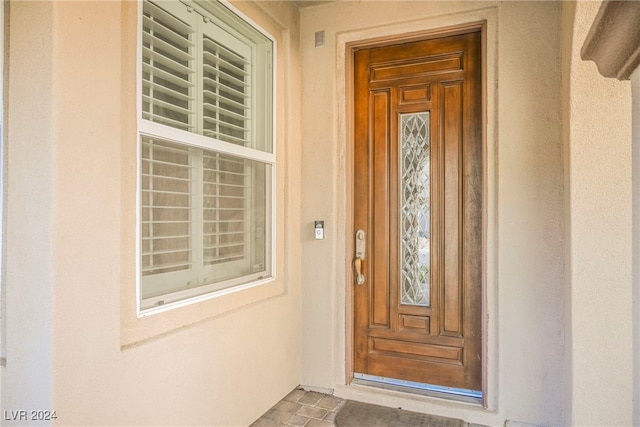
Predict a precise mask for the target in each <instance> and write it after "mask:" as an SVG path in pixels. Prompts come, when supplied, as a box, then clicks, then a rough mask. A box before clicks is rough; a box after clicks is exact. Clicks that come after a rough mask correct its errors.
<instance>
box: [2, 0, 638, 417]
mask: <svg viewBox="0 0 640 427" xmlns="http://www.w3.org/2000/svg"><path fill="white" fill-rule="evenodd" d="M231 3H232V5H233V6H234V7H235V8H237V10H238V11H239V12H240V13H242V14H243V15H245V16H246V17H247V18H248V19H250V20H252V21H254V22H255V23H257V24H258V25H259V26H261V27H262V28H264V29H265V30H266V31H267V32H268V33H270V34H271V35H272V36H273V37H274V39H275V40H276V52H277V56H276V61H275V62H276V76H277V77H276V103H275V111H276V117H277V119H276V120H277V122H276V155H277V171H276V191H275V193H276V210H277V215H276V239H275V240H276V252H275V254H276V259H277V264H276V280H275V281H273V282H271V283H268V284H266V285H262V286H259V287H255V288H252V289H248V290H245V291H241V292H236V293H232V294H229V295H225V296H222V297H219V298H214V299H211V300H208V301H204V302H201V303H198V304H193V305H190V306H187V307H182V308H179V309H175V310H171V311H167V312H165V313H159V314H156V315H153V316H149V317H146V318H138V317H137V315H136V300H135V299H136V179H137V169H136V168H137V160H136V155H137V154H136V138H137V130H136V129H137V128H136V126H137V102H138V99H137V86H136V85H137V81H136V60H137V55H138V52H137V49H136V45H137V37H138V34H137V29H138V18H139V16H138V5H139V3H137V2H131V1H122V2H120V1H104V2H98V1H83V2H77V1H69V2H67V1H55V2H53V1H51V2H48V1H46V2H37V1H29V2H25V1H11V2H10V3H8V9H7V12H8V13H7V20H6V21H7V24H6V25H5V37H6V38H7V40H6V42H7V46H8V50H7V52H6V55H5V62H6V75H5V78H6V81H7V84H6V87H7V90H6V92H5V111H6V133H5V146H4V150H5V177H4V181H3V185H4V194H5V200H6V203H5V213H4V214H5V218H4V223H5V226H4V230H5V231H4V236H3V237H4V240H5V241H4V251H3V253H4V257H5V259H4V260H3V261H4V262H3V271H2V274H3V287H4V291H5V293H6V300H5V306H6V309H5V310H4V312H3V318H2V321H3V327H4V330H3V334H4V336H3V337H2V338H3V339H2V340H0V342H5V343H6V345H5V346H4V347H5V348H3V349H2V350H3V354H2V357H5V358H6V367H2V368H0V369H2V377H1V381H2V390H1V391H2V409H3V410H30V409H34V410H48V409H51V410H55V411H56V413H57V416H58V420H57V421H56V422H55V423H54V424H56V425H84V426H89V425H211V426H242V425H248V424H250V423H251V422H252V421H254V420H255V419H257V418H258V417H259V416H260V415H261V414H263V413H264V412H265V411H266V410H267V409H268V408H269V407H271V406H272V405H273V404H275V403H276V402H277V401H278V400H279V399H281V398H282V397H283V396H284V395H286V394H287V393H288V392H289V391H290V390H291V389H292V388H294V387H295V386H297V385H298V384H302V385H304V386H307V387H310V388H312V389H314V390H320V391H333V392H334V393H335V394H336V395H338V396H340V397H345V398H351V399H358V400H363V401H368V402H372V403H380V404H386V405H391V406H394V407H402V408H405V409H410V410H416V411H420V412H428V413H432V414H435V415H444V416H450V417H455V418H462V419H464V420H466V421H468V422H473V423H481V424H486V425H495V426H498V425H504V424H505V422H506V423H507V424H511V425H521V424H520V423H522V424H525V425H527V424H530V425H541V426H555V425H631V424H632V413H633V401H632V395H633V387H634V384H636V387H637V384H638V382H639V381H637V379H636V381H634V379H633V369H632V356H633V353H632V349H633V345H634V340H633V331H632V327H631V324H632V308H633V305H632V298H631V296H632V294H631V265H632V259H631V235H632V229H631V105H632V104H631V89H630V84H629V82H619V81H617V80H613V79H605V78H603V77H602V76H600V75H599V73H598V71H597V69H596V66H595V65H594V64H593V63H591V62H585V61H583V60H582V59H580V55H579V51H580V48H581V46H582V43H583V41H584V38H585V37H586V34H587V31H588V29H589V27H590V25H591V22H592V21H593V19H594V16H595V14H596V13H597V11H598V7H599V2H579V3H573V2H547V1H539V2H537V1H532V2H526V1H517V2H516V1H514V2H510V1H507V2H497V1H496V2H493V1H491V2H472V1H469V2H466V1H465V2H455V1H453V2H449V1H446V2H438V1H336V2H329V3H323V4H314V5H313V6H309V7H304V8H299V7H298V6H297V5H296V4H294V3H293V2H288V1H280V2H270V1H255V2H254V1H232V2H231ZM476 22H485V32H484V40H483V46H484V55H485V63H484V80H485V87H484V103H483V105H484V112H483V114H484V126H485V132H484V133H485V137H484V139H485V148H484V156H485V158H484V162H485V171H484V173H485V176H484V178H485V191H484V205H485V206H484V208H485V215H484V222H485V224H484V233H485V246H486V249H485V259H484V283H483V288H484V300H483V305H484V306H483V313H484V314H483V322H484V324H483V334H484V335H483V339H484V353H483V357H484V365H485V372H484V378H485V381H484V383H485V385H484V393H485V405H484V406H483V405H480V404H469V403H461V402H458V401H455V400H445V399H439V398H433V397H425V396H420V395H414V394H408V393H399V392H393V391H388V390H382V389H376V388H372V387H366V386H362V385H356V384H350V382H351V375H352V370H351V364H350V360H351V357H350V336H351V334H350V329H349V325H350V320H349V319H350V316H351V308H350V305H351V292H350V287H351V286H353V284H352V277H351V275H352V274H351V267H350V262H351V259H352V254H351V249H352V245H353V243H352V242H353V236H352V227H351V218H352V213H353V210H354V209H356V208H357V207H354V206H353V203H352V202H351V200H352V194H353V191H357V190H354V189H353V188H352V172H353V170H352V164H353V160H354V159H353V154H352V152H353V151H352V148H351V147H352V140H351V134H350V129H351V127H350V121H351V120H352V117H351V114H352V99H351V88H352V81H351V74H350V71H351V68H350V67H351V61H350V59H349V57H348V53H349V52H351V49H352V48H353V47H354V46H363V45H366V44H367V43H368V41H372V40H373V41H376V40H378V41H379V40H380V39H382V38H384V39H386V40H390V39H399V38H401V36H402V35H405V34H410V33H414V34H415V33H421V32H429V31H434V30H437V29H440V28H445V27H451V26H456V25H460V24H466V23H476ZM318 31H324V45H323V46H322V47H316V46H315V40H316V37H315V36H316V32H318ZM635 76H636V77H635V78H636V79H638V77H637V74H636V75H635ZM315 220H323V221H324V224H325V238H324V239H323V240H316V239H314V230H313V222H314V221H315ZM636 304H637V303H636ZM635 344H636V346H637V345H638V343H637V342H636V343H635ZM4 422H5V423H6V424H7V425H24V424H21V423H20V422H19V421H15V422H11V421H7V420H5V421H4Z"/></svg>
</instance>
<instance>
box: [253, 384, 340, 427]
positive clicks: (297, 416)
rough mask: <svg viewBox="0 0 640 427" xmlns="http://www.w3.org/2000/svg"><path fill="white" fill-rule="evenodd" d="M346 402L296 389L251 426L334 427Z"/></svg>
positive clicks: (326, 395)
mask: <svg viewBox="0 0 640 427" xmlns="http://www.w3.org/2000/svg"><path fill="white" fill-rule="evenodd" d="M344 402H345V401H344V399H340V398H338V397H334V396H331V395H329V394H323V393H317V392H315V391H306V390H303V389H301V388H296V389H295V390H293V391H292V392H291V393H289V394H288V395H286V396H285V397H284V398H283V399H282V400H281V401H280V402H278V403H277V404H276V405H275V406H274V407H273V408H271V409H269V410H268V411H267V412H266V413H265V414H264V415H263V416H261V417H260V418H258V419H257V420H256V421H255V422H254V423H253V424H251V427H262V426H264V427H266V426H297V427H334V426H335V423H334V422H333V420H335V418H336V415H337V414H338V411H339V410H340V408H342V405H344Z"/></svg>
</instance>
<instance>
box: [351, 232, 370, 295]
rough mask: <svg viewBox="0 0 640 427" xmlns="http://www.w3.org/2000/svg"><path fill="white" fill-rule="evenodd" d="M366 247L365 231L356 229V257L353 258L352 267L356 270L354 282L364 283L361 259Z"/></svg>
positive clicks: (363, 256) (363, 257) (362, 259)
mask: <svg viewBox="0 0 640 427" xmlns="http://www.w3.org/2000/svg"><path fill="white" fill-rule="evenodd" d="M366 247H367V233H365V231H364V230H358V231H356V257H355V259H354V260H353V268H354V269H355V271H356V284H358V285H363V284H364V274H362V261H364V259H365V253H366Z"/></svg>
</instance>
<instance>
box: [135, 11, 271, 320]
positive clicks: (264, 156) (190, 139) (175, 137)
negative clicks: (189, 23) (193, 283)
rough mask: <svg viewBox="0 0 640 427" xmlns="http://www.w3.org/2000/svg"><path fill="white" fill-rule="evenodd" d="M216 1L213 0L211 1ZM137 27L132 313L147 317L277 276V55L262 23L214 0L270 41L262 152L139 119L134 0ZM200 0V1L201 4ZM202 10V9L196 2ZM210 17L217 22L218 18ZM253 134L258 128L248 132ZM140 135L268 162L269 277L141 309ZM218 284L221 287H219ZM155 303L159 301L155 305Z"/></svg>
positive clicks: (174, 295) (183, 294)
mask: <svg viewBox="0 0 640 427" xmlns="http://www.w3.org/2000/svg"><path fill="white" fill-rule="evenodd" d="M210 1H211V2H216V0H210ZM137 3H138V25H137V29H136V31H137V46H136V48H137V56H136V114H137V137H136V145H137V158H136V159H137V173H136V181H137V182H136V312H137V316H138V317H139V318H140V317H145V316H149V315H152V314H157V313H161V312H165V311H168V310H172V309H175V308H179V307H184V306H187V305H191V304H194V303H198V302H201V301H205V300H209V299H212V298H216V297H220V296H223V295H227V294H230V293H235V292H239V291H242V290H245V289H249V288H253V287H256V286H260V285H263V284H266V283H270V282H273V281H274V280H275V279H276V151H277V141H276V128H277V126H276V104H277V102H276V93H277V88H276V76H277V68H276V58H277V43H276V39H275V38H274V37H273V36H272V35H271V34H269V33H268V32H267V31H266V30H265V29H263V28H262V27H260V26H259V25H258V24H257V23H256V22H254V21H253V20H252V19H250V18H249V17H247V16H246V15H245V14H243V13H242V12H240V11H239V10H238V9H237V8H235V7H233V6H232V5H231V4H230V3H229V2H228V1H226V0H218V1H217V3H219V4H221V5H222V6H224V7H225V8H226V9H228V11H229V12H231V13H232V14H234V15H236V16H237V17H238V18H239V19H241V20H243V21H244V22H245V23H247V24H248V25H250V26H251V27H252V28H253V29H255V30H256V31H257V32H259V33H260V34H261V35H263V36H264V37H266V38H267V39H268V40H270V41H271V43H272V54H271V58H272V61H271V67H272V70H271V81H270V82H269V84H270V85H271V105H270V106H269V107H267V108H271V111H272V115H271V124H270V128H271V151H270V152H267V151H261V150H259V149H253V148H247V147H244V146H241V145H235V144H231V143H227V142H223V141H220V140H217V139H214V138H210V137H207V136H203V135H200V134H197V133H193V132H190V131H185V130H181V129H178V128H174V127H170V126H167V125H164V124H161V123H157V122H152V121H150V120H146V119H143V115H142V111H143V107H142V96H141V94H142V90H143V84H142V58H143V49H142V45H143V43H142V25H143V24H142V22H143V6H144V4H143V0H138V2H137ZM200 3H202V1H201V2H200ZM199 7H200V9H201V10H203V9H202V7H201V6H199ZM214 19H216V20H218V22H220V21H219V20H220V18H216V17H215V16H214ZM221 23H222V25H223V26H226V27H227V28H229V26H230V25H231V24H229V23H227V22H226V21H222V22H221ZM252 103H253V105H252V108H256V107H255V101H252ZM251 132H256V130H253V129H252V130H251ZM143 136H147V137H153V138H159V139H163V140H166V141H169V142H174V143H178V144H181V145H184V146H188V147H194V148H200V149H204V150H210V151H215V152H217V153H220V154H224V155H232V156H237V157H241V158H243V159H246V160H253V161H258V162H260V163H263V164H265V165H268V166H270V171H271V173H270V176H268V177H266V179H267V180H269V179H270V183H269V184H270V185H268V186H267V187H268V191H267V194H266V195H265V198H266V199H268V204H267V212H266V220H265V228H269V227H270V230H265V233H268V234H269V236H270V238H269V239H268V246H267V247H266V248H265V250H266V251H268V252H270V253H269V254H268V255H267V257H266V260H267V262H269V264H270V266H269V267H268V268H267V272H268V275H267V276H264V272H262V273H255V274H248V275H244V276H242V277H239V278H235V279H231V280H228V281H222V282H214V283H212V284H209V285H203V286H200V287H197V288H196V289H197V290H198V292H197V295H193V294H194V290H187V291H180V292H171V293H168V294H165V295H162V296H159V297H155V298H147V299H146V300H145V308H143V300H142V260H141V258H142V257H141V253H142V248H141V235H142V231H141V224H142V197H141V193H142V191H141V189H142V149H141V147H142V142H141V139H142V137H143ZM221 284H222V285H223V286H224V287H223V288H222V289H220V287H221ZM167 296H171V299H172V300H175V301H172V302H168V303H164V302H162V300H163V299H165V298H166V297H167ZM156 303H157V304H156Z"/></svg>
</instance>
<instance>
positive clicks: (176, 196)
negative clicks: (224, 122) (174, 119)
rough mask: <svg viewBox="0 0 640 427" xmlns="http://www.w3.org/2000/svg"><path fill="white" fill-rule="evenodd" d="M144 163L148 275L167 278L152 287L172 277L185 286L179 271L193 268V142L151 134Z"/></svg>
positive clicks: (143, 233) (144, 260)
mask: <svg viewBox="0 0 640 427" xmlns="http://www.w3.org/2000/svg"><path fill="white" fill-rule="evenodd" d="M141 167H142V183H141V184H142V188H141V190H142V194H141V202H142V203H141V214H142V218H141V219H142V227H141V245H142V247H141V255H142V259H141V262H142V276H143V277H146V276H153V275H159V276H163V277H164V278H165V279H164V281H165V282H167V283H166V284H164V285H163V284H162V283H156V284H155V286H153V287H152V289H149V291H150V292H151V293H152V294H155V293H158V292H160V291H165V290H167V288H168V287H169V286H170V285H169V283H177V287H184V285H185V283H184V281H182V283H180V282H181V280H180V276H181V275H180V274H178V273H185V272H187V273H188V272H190V271H191V270H192V269H193V240H194V239H193V235H192V231H193V230H192V221H191V219H192V217H193V211H192V205H193V194H192V189H193V185H192V177H193V167H192V162H191V159H190V154H189V149H188V147H186V146H184V145H179V144H172V143H169V142H165V141H162V140H158V139H154V138H150V137H143V138H142V165H141ZM182 276H185V275H184V274H183V275H182ZM185 277H187V276H185Z"/></svg>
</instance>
